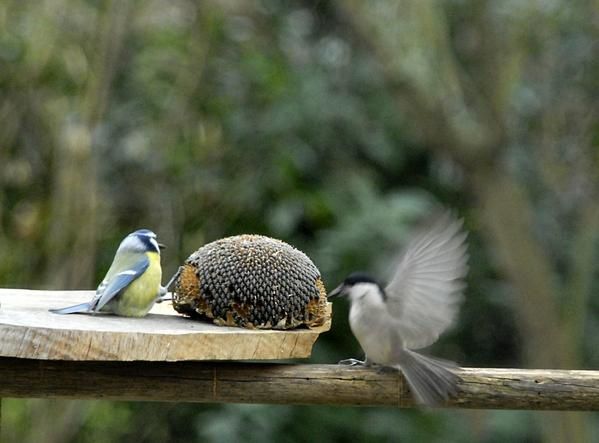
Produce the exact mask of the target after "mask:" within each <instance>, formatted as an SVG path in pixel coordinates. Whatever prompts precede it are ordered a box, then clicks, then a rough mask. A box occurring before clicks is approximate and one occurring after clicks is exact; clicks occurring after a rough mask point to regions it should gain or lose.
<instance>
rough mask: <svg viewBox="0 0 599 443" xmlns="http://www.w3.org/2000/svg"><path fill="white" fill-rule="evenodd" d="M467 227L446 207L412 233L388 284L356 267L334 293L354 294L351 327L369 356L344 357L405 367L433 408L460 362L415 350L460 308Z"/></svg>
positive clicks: (453, 381)
mask: <svg viewBox="0 0 599 443" xmlns="http://www.w3.org/2000/svg"><path fill="white" fill-rule="evenodd" d="M462 225H463V222H462V220H457V219H456V218H455V217H453V216H452V215H451V214H450V213H449V212H447V213H445V214H443V215H442V216H441V217H439V219H438V220H437V221H436V222H435V223H434V224H433V225H432V226H431V227H430V229H427V230H424V231H422V232H420V233H419V234H417V235H415V236H414V237H413V238H412V239H411V241H410V242H409V243H408V246H407V247H406V248H405V249H404V251H403V253H402V255H401V258H400V260H399V262H398V265H397V268H396V270H395V273H394V275H393V278H392V279H391V281H390V282H389V284H388V285H387V286H385V287H384V288H383V287H382V286H380V285H379V284H378V283H377V282H376V281H375V280H374V279H372V278H371V277H369V276H368V275H366V274H361V273H355V274H351V275H350V276H349V277H348V278H347V279H345V281H344V282H343V283H342V284H341V285H339V286H338V287H337V288H336V289H335V290H333V291H332V292H331V294H329V297H334V296H341V295H345V296H347V297H348V298H349V300H350V302H351V308H350V314H349V322H350V326H351V329H352V332H353V334H354V336H355V337H356V339H357V340H358V342H359V343H360V345H361V346H362V349H363V350H364V352H365V353H366V362H359V361H358V360H354V359H350V360H346V361H344V362H347V363H350V364H356V363H366V364H368V363H376V364H379V365H382V366H389V367H393V368H396V369H401V371H402V372H403V374H404V376H405V378H406V380H407V382H408V384H409V386H410V389H411V391H412V393H413V394H414V396H415V398H416V400H417V401H418V402H419V403H421V404H425V405H429V406H434V405H438V404H440V403H442V402H443V401H444V400H446V399H447V398H448V397H450V396H452V395H455V394H456V393H457V382H458V381H459V377H458V376H457V375H455V374H454V372H453V371H452V369H453V368H456V367H457V365H456V364H455V363H453V362H449V361H446V360H441V359H437V358H433V357H428V356H425V355H423V354H421V353H419V352H416V350H418V349H421V348H424V347H426V346H429V345H431V344H433V343H434V342H435V341H437V339H438V337H439V335H440V334H441V333H442V332H444V331H445V330H446V329H447V328H449V327H450V326H451V325H452V324H453V323H454V321H455V318H456V316H457V314H458V310H459V305H460V302H461V300H462V291H463V289H464V287H465V283H464V281H463V279H464V277H465V276H466V273H467V272H468V265H467V260H468V254H467V245H466V236H467V234H466V233H465V232H464V230H463V228H462Z"/></svg>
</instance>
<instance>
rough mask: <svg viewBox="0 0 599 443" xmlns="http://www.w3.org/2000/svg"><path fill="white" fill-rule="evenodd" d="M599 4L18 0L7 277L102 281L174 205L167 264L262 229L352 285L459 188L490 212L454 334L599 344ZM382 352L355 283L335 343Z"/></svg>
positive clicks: (316, 434) (1, 216) (353, 430)
mask: <svg viewBox="0 0 599 443" xmlns="http://www.w3.org/2000/svg"><path fill="white" fill-rule="evenodd" d="M595 3H596V2H595ZM592 4H593V2H584V1H575V2H566V1H560V0H552V1H548V0H542V1H541V0H540V1H537V2H526V3H522V2H514V1H508V2H476V1H470V0H452V1H448V2H433V1H424V0H423V1H418V0H413V1H401V2H394V1H391V0H384V1H383V0H381V1H379V2H376V3H371V2H358V1H348V2H323V1H299V0H293V1H292V0H289V1H274V0H256V1H251V2H241V1H237V0H231V1H227V2H215V1H206V2H199V1H191V0H175V1H171V2H168V3H165V2H158V1H148V2H141V1H137V0H122V1H85V0H52V1H39V2H21V1H18V0H7V1H5V2H3V3H1V4H0V29H1V30H2V32H0V121H1V122H2V125H1V127H0V165H1V169H0V172H1V176H0V250H1V251H3V253H2V254H0V284H1V285H2V286H14V287H37V288H82V287H84V288H92V287H94V286H95V285H96V284H97V282H98V281H99V280H100V279H101V277H102V275H103V273H104V272H105V270H106V268H107V266H108V265H109V263H110V261H111V259H112V255H113V253H114V248H115V247H116V245H117V244H118V242H119V241H120V239H121V238H122V237H123V236H124V235H125V234H127V233H128V232H130V231H132V230H133V229H136V228H138V227H148V228H151V229H153V230H154V231H156V232H157V233H158V235H159V238H160V239H161V241H163V242H164V243H167V244H168V245H169V249H167V251H166V253H165V256H164V262H163V267H164V269H165V274H170V273H172V272H174V270H175V269H176V267H177V266H178V264H179V263H181V261H182V260H183V259H184V258H186V257H187V255H189V254H190V253H191V252H192V251H194V250H195V249H197V248H198V247H199V246H201V245H202V244H204V243H206V242H208V241H211V240H214V239H217V238H220V237H223V236H226V235H232V234H237V233H242V232H243V233H249V232H252V233H261V234H267V235H271V236H274V237H277V238H281V239H283V240H285V241H287V242H289V243H291V244H293V245H295V246H297V247H298V248H300V249H302V250H304V251H305V252H306V253H307V254H308V255H309V256H310V257H311V258H312V259H313V261H314V262H315V263H316V265H317V266H318V267H319V268H320V270H321V272H322V274H323V276H324V278H325V282H326V283H327V285H328V287H329V288H330V287H333V286H334V285H335V284H336V283H337V282H339V281H340V280H341V279H342V278H343V277H344V276H345V275H346V274H347V273H348V272H350V271H352V270H356V269H364V270H368V271H371V272H373V273H375V274H376V275H379V276H381V277H382V278H385V276H387V275H389V271H390V270H389V269H388V266H387V263H389V261H390V260H391V259H393V257H394V256H395V254H396V253H397V250H398V248H399V247H401V245H403V244H404V242H405V240H406V238H407V237H408V236H409V235H410V233H411V232H412V230H413V229H414V227H415V226H416V225H417V224H418V223H419V222H420V221H421V220H422V219H424V218H425V217H427V216H428V215H430V213H431V212H432V210H433V208H434V207H435V206H437V205H439V204H443V205H446V206H450V207H452V208H455V209H456V211H457V212H458V213H459V214H461V215H462V216H464V217H465V221H466V225H467V228H468V229H469V230H470V231H471V236H470V254H471V271H470V275H469V287H468V290H467V294H466V295H467V297H466V301H465V303H464V306H463V311H462V315H461V318H460V323H459V325H457V327H456V328H454V329H453V330H452V331H450V332H449V333H448V334H446V335H445V336H444V337H443V338H442V340H441V341H440V343H439V344H437V345H436V348H435V353H436V354H438V355H442V356H445V357H447V358H451V359H455V360H456V361H459V362H460V363H461V364H463V365H472V366H476V365H481V366H539V365H541V366H543V365H551V366H562V367H572V366H574V367H593V366H595V367H596V366H597V365H599V353H597V352H596V349H597V345H598V342H597V338H596V337H598V336H599V334H598V332H599V322H598V321H597V313H598V312H599V297H597V296H596V295H595V296H593V294H597V290H598V289H599V285H598V283H597V282H598V281H599V278H598V277H599V276H598V273H597V266H596V265H595V263H596V258H597V233H598V232H599V209H598V208H599V206H598V203H597V202H599V198H598V197H599V196H598V190H597V175H598V174H599V166H598V165H599V150H598V149H597V145H598V140H599V125H598V119H597V116H598V111H599V108H598V106H599V105H598V102H597V100H596V98H597V94H596V92H597V90H598V89H599V84H598V82H599V81H598V79H599V64H598V60H599V56H598V52H599V51H598V47H597V46H598V41H599V39H598V38H597V37H598V30H597V23H598V18H599V17H598V12H597V8H596V4H595V5H594V7H593V5H592ZM510 229H511V230H510ZM7 251H9V252H7ZM519 260H524V262H525V265H524V266H521V261H519ZM529 275H530V278H528V276H529ZM538 282H540V284H537V283H538ZM529 305H532V306H533V309H532V310H531V309H528V308H527V306H529ZM535 307H536V308H537V309H538V314H535V310H534V309H535ZM545 307H546V308H545ZM531 312H532V314H531ZM537 317H538V320H535V318H537ZM538 343H544V344H545V345H544V346H539V345H538ZM548 344H549V345H548ZM551 344H553V345H555V346H551ZM360 352H361V351H360V349H359V347H358V345H357V343H356V342H355V340H354V339H353V338H352V336H351V333H350V331H349V329H348V325H347V306H346V305H343V304H336V306H335V317H334V325H333V329H332V331H331V332H329V333H328V334H325V335H323V336H322V337H321V338H320V339H319V341H318V343H317V345H316V347H315V351H314V356H313V358H312V361H314V362H328V363H331V362H335V361H337V360H339V359H341V358H347V357H349V356H359V355H360ZM572 417H574V418H572ZM554 425H555V426H558V427H559V431H555V429H556V428H552V426H554ZM598 428H599V424H598V420H597V416H585V415H580V414H578V415H569V416H567V415H556V414H553V415H543V414H540V413H538V414H537V413H525V412H493V411H484V412H483V411H472V412H467V411H440V412H430V411H426V412H423V411H399V410H393V409H378V408H376V409H359V408H328V407H292V406H263V405H254V406H247V405H185V404H152V403H111V402H101V401H97V402H90V401H86V402H84V401H72V402H67V401H41V400H27V401H24V400H10V399H4V400H3V426H2V437H3V441H6V442H42V441H44V442H94V443H97V442H103V441H106V442H119V441H131V440H135V441H139V442H164V441H173V442H174V441H213V442H219V441H226V442H234V441H261V442H262V441H281V442H286V441H289V442H291V441H338V442H343V441H377V442H378V441H431V442H434V441H439V442H461V441H482V442H503V441H506V440H508V439H509V440H510V441H514V442H516V441H522V442H524V441H526V442H530V441H564V440H560V438H562V437H563V436H564V435H566V436H568V437H569V438H568V441H588V440H586V439H587V438H588V436H590V435H595V436H596V435H599V429H598ZM572 429H575V430H576V431H575V432H574V431H572ZM560 432H561V433H560Z"/></svg>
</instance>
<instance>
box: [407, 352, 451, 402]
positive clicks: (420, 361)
mask: <svg viewBox="0 0 599 443" xmlns="http://www.w3.org/2000/svg"><path fill="white" fill-rule="evenodd" d="M399 366H400V369H401V371H402V372H403V375H404V376H405V378H406V380H407V382H408V385H409V386H410V390H411V391H412V393H413V394H414V397H416V401H417V402H418V403H420V404H424V405H426V406H439V405H441V404H442V403H443V402H444V401H446V400H447V399H448V398H449V397H451V396H455V395H456V394H457V393H458V386H457V385H458V382H459V381H460V380H461V379H460V377H459V376H458V375H456V374H455V373H454V372H453V370H454V369H457V367H458V366H457V365H456V364H455V363H453V362H451V361H447V360H441V359H439V358H433V357H428V356H425V355H422V354H419V353H418V352H415V351H410V350H409V349H402V352H401V359H400V363H399Z"/></svg>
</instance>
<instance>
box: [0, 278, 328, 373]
mask: <svg viewBox="0 0 599 443" xmlns="http://www.w3.org/2000/svg"><path fill="white" fill-rule="evenodd" d="M93 294H94V292H93V291H32V290H24V289H0V357H19V358H31V359H43V360H103V361H134V360H146V361H182V360H272V359H289V358H306V357H309V356H310V353H311V351H312V346H313V344H314V342H315V341H316V339H317V338H318V335H319V334H320V333H322V332H325V331H328V330H329V328H330V320H329V321H328V322H327V323H326V324H325V325H323V326H321V327H319V328H314V329H296V330H291V331H275V330H252V329H244V328H235V327H221V326H215V325H213V324H210V323H206V322H200V321H197V320H191V319H188V318H184V317H182V316H181V315H179V314H177V313H176V312H175V311H174V310H173V309H172V307H171V306H170V303H162V304H159V305H155V306H154V308H153V309H152V310H151V311H150V314H148V315H147V316H146V317H144V318H125V317H117V316H114V315H107V314H98V315H89V314H71V315H58V314H53V313H51V312H48V309H49V308H58V307H64V306H68V305H72V304H76V303H82V302H85V301H87V300H89V299H91V297H92V296H93Z"/></svg>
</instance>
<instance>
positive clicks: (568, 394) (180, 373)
mask: <svg viewBox="0 0 599 443" xmlns="http://www.w3.org/2000/svg"><path fill="white" fill-rule="evenodd" d="M458 374H459V375H460V377H461V378H462V381H461V382H460V385H459V388H460V393H459V395H458V396H457V397H456V398H453V399H451V400H450V401H448V402H447V404H446V405H444V406H445V407H452V408H481V409H536V410H540V409H544V410H571V411H575V410H599V371H565V370H525V369H484V368H465V369H460V370H459V371H458ZM0 380H3V382H2V383H1V384H0V397H3V396H4V397H43V398H89V399H111V400H137V401H139V400H141V401H173V402H208V403H271V404H303V405H339V406H392V407H411V406H414V403H413V400H412V398H411V396H410V394H409V390H408V388H407V386H406V383H405V380H404V378H403V376H402V375H401V374H400V373H398V372H382V373H381V372H379V371H377V370H376V369H373V368H357V367H345V366H339V365H290V364H273V363H270V364H265V363H232V362H226V363H224V362H174V363H166V362H74V361H43V360H30V359H16V358H0Z"/></svg>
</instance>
